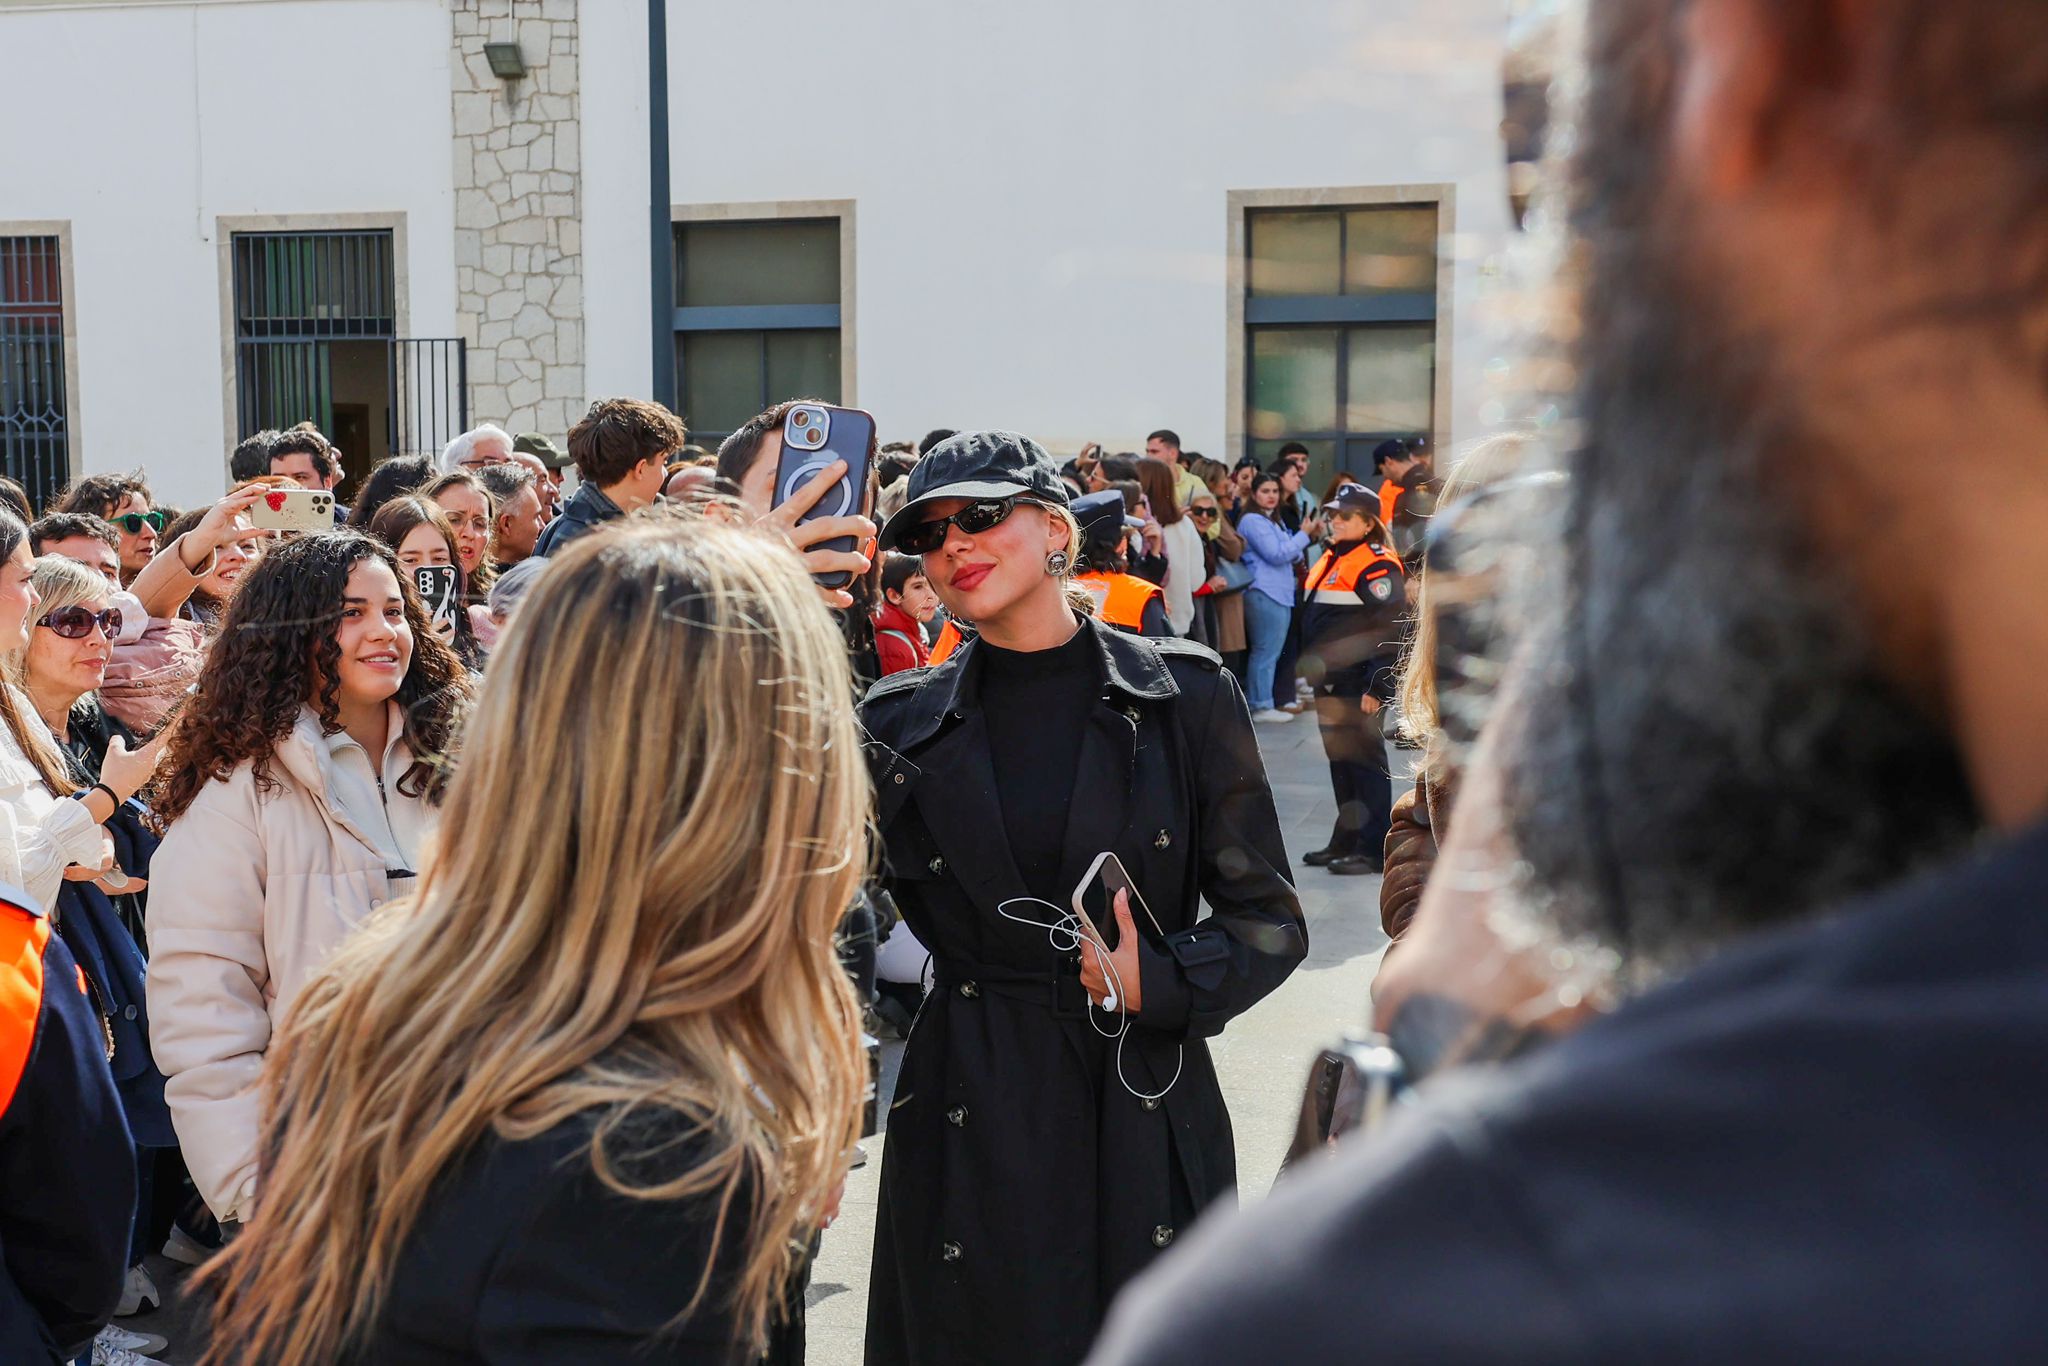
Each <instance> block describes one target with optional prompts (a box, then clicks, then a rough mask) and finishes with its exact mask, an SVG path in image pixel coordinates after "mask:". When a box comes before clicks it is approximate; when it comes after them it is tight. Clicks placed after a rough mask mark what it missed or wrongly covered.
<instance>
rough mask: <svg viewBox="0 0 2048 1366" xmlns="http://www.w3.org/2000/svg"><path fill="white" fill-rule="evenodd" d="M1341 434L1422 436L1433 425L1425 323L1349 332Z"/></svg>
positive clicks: (1432, 362)
mask: <svg viewBox="0 0 2048 1366" xmlns="http://www.w3.org/2000/svg"><path fill="white" fill-rule="evenodd" d="M1348 340H1349V342H1350V349H1351V354H1350V357H1349V359H1348V363H1347V367H1346V369H1347V373H1346V376H1345V412H1344V430H1346V431H1350V432H1427V431H1429V430H1430V429H1431V427H1432V426H1433V425H1434V424H1433V423H1432V422H1431V420H1430V418H1431V414H1432V412H1433V411H1434V404H1433V400H1434V398H1435V389H1436V329H1435V328H1434V327H1431V326H1430V325H1428V324H1427V323H1424V324H1420V325H1403V326H1397V327H1358V328H1353V329H1351V332H1350V336H1349V339H1348Z"/></svg>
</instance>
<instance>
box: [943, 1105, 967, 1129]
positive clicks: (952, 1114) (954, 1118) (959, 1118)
mask: <svg viewBox="0 0 2048 1366" xmlns="http://www.w3.org/2000/svg"><path fill="white" fill-rule="evenodd" d="M946 1123H948V1124H950V1125H952V1126H953V1127H954V1128H956V1129H964V1128H966V1127H967V1107H966V1106H965V1105H955V1106H954V1107H953V1108H952V1109H950V1110H948V1111H946Z"/></svg>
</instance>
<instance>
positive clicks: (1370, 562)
mask: <svg viewBox="0 0 2048 1366" xmlns="http://www.w3.org/2000/svg"><path fill="white" fill-rule="evenodd" d="M1395 492H1396V494H1397V495H1398V493H1399V490H1398V489H1397V490H1395ZM1380 500H1381V502H1382V503H1384V502H1385V501H1386V494H1385V493H1384V492H1382V493H1381V495H1380ZM1406 586H1407V585H1406V575H1405V574H1404V573H1403V571H1402V568H1401V557H1400V556H1398V555H1396V554H1394V552H1393V551H1391V550H1389V549H1387V548H1386V546H1384V545H1382V544H1381V543H1380V542H1378V541H1360V542H1359V543H1358V544H1357V545H1356V546H1353V547H1352V548H1351V549H1350V550H1347V551H1345V552H1344V553H1343V554H1342V555H1339V554H1338V553H1337V550H1336V547H1334V546H1333V547H1331V548H1330V549H1328V550H1325V551H1324V552H1323V557H1322V558H1321V559H1319V560H1317V561H1316V567H1315V568H1314V569H1311V570H1310V571H1309V573H1308V582H1307V583H1306V585H1304V589H1303V598H1302V600H1303V601H1304V602H1320V603H1323V604H1325V605H1326V606H1330V607H1364V606H1371V605H1372V604H1374V603H1398V602H1400V600H1401V596H1402V593H1403V591H1404V589H1405V588H1406Z"/></svg>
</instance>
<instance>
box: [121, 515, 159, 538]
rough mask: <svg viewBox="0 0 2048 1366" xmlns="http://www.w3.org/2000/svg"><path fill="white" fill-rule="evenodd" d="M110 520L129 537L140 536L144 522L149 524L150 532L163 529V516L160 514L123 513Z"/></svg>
mask: <svg viewBox="0 0 2048 1366" xmlns="http://www.w3.org/2000/svg"><path fill="white" fill-rule="evenodd" d="M112 520H113V521H114V523H115V524H116V525H118V526H120V527H121V528H123V529H124V530H125V531H127V533H128V534H129V535H130V536H138V535H140V534H142V527H143V523H145V522H147V523H148V524H149V529H150V530H151V531H162V530H163V529H164V515H163V514H162V513H161V512H124V513H122V514H121V515H120V516H119V517H116V518H113V519H112Z"/></svg>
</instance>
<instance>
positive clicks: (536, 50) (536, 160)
mask: <svg viewBox="0 0 2048 1366" xmlns="http://www.w3.org/2000/svg"><path fill="white" fill-rule="evenodd" d="M577 2H578V0H450V9H451V12H452V16H453V33H452V41H453V44H454V60H453V62H452V63H451V65H452V67H453V70H454V101H455V273H456V315H457V325H458V326H459V327H460V329H461V332H462V335H463V337H464V339H465V340H466V341H467V342H468V343H469V393H470V401H469V406H470V421H471V424H472V425H474V424H476V423H478V422H496V423H498V424H499V425H500V426H502V427H504V428H505V429H506V430H508V431H513V432H522V431H539V432H546V433H547V434H549V435H551V436H553V437H554V438H555V439H556V440H557V441H560V440H561V439H562V437H563V435H564V434H565V433H566V432H567V431H568V429H569V428H570V427H571V426H572V425H573V424H574V423H575V421H576V419H577V418H579V417H581V416H582V414H583V410H584V407H585V406H586V405H585V400H584V392H583V240H582V208H583V204H582V200H583V177H582V160H581V158H582V146H583V144H582V120H581V108H580V101H579V98H578V77H577V60H578V58H577V22H576V21H577ZM500 42H516V43H518V44H519V47H520V51H521V55H522V57H523V58H524V59H525V63H526V75H525V76H523V77H521V78H519V79H517V80H505V79H503V78H501V77H498V76H495V75H493V74H491V67H490V63H489V61H488V60H486V59H485V57H484V44H485V43H500Z"/></svg>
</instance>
